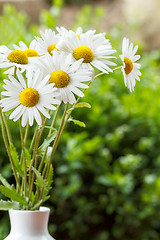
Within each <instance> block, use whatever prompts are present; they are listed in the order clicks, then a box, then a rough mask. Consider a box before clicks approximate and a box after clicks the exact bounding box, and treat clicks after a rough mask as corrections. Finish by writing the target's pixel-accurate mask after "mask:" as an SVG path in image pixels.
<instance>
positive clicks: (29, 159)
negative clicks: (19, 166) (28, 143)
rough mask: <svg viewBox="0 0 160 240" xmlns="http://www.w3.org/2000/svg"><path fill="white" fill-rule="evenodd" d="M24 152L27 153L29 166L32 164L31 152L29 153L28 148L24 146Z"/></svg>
mask: <svg viewBox="0 0 160 240" xmlns="http://www.w3.org/2000/svg"><path fill="white" fill-rule="evenodd" d="M24 154H25V157H26V163H27V167H29V166H30V164H31V154H30V153H29V151H28V150H27V148H24Z"/></svg>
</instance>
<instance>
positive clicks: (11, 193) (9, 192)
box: [0, 185, 27, 205]
mask: <svg viewBox="0 0 160 240" xmlns="http://www.w3.org/2000/svg"><path fill="white" fill-rule="evenodd" d="M0 192H1V193H2V194H3V195H4V196H6V197H8V198H10V199H11V200H12V201H16V202H18V203H19V204H21V205H27V201H26V199H25V198H24V197H23V196H21V195H20V194H19V193H17V192H16V190H15V189H14V188H13V187H12V188H11V189H10V188H8V187H6V186H2V185H1V186H0Z"/></svg>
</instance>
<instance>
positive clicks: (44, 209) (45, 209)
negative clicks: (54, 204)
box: [9, 207, 50, 213]
mask: <svg viewBox="0 0 160 240" xmlns="http://www.w3.org/2000/svg"><path fill="white" fill-rule="evenodd" d="M9 212H21V213H23V212H24V213H25V212H27V213H29V212H31V213H33V212H50V208H48V207H40V209H39V210H21V209H20V210H16V209H13V208H11V209H9Z"/></svg>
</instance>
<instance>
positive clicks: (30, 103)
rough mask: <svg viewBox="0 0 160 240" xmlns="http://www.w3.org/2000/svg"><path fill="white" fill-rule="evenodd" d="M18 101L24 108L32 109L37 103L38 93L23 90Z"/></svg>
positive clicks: (31, 90) (29, 89) (28, 89)
mask: <svg viewBox="0 0 160 240" xmlns="http://www.w3.org/2000/svg"><path fill="white" fill-rule="evenodd" d="M19 100H20V103H21V104H22V105H24V106H26V107H34V106H35V105H36V104H37V103H38V101H39V93H38V92H37V90H35V89H34V88H25V89H24V90H23V91H22V92H21V93H20V95H19Z"/></svg>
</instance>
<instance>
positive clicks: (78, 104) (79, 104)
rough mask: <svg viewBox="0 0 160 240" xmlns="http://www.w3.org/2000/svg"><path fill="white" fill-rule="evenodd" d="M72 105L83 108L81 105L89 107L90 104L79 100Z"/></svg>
mask: <svg viewBox="0 0 160 240" xmlns="http://www.w3.org/2000/svg"><path fill="white" fill-rule="evenodd" d="M74 107H75V108H83V107H86V108H91V105H90V104H89V103H87V102H80V103H77V104H76V105H75V106H74Z"/></svg>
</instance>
